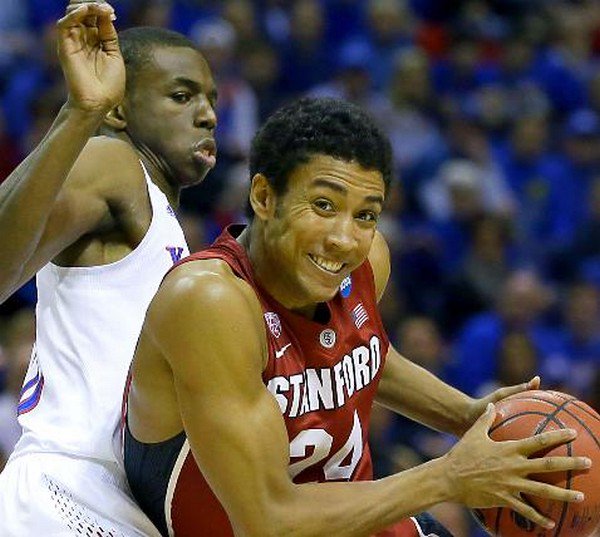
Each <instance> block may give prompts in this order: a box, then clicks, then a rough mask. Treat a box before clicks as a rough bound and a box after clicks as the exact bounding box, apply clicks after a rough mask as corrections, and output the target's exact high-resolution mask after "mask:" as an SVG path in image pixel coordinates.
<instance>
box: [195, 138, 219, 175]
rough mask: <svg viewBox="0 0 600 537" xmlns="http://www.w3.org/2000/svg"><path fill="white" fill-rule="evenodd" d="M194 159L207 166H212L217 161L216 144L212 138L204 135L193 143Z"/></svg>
mask: <svg viewBox="0 0 600 537" xmlns="http://www.w3.org/2000/svg"><path fill="white" fill-rule="evenodd" d="M193 151H194V153H193V154H194V159H195V160H197V161H199V162H202V163H203V164H204V165H205V166H206V167H207V168H211V169H212V168H214V167H215V165H216V163H217V144H216V143H215V139H214V138H210V137H206V138H203V139H202V140H200V141H199V142H198V143H197V144H195V145H194V148H193Z"/></svg>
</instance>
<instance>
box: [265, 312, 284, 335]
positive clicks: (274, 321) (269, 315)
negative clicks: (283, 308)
mask: <svg viewBox="0 0 600 537" xmlns="http://www.w3.org/2000/svg"><path fill="white" fill-rule="evenodd" d="M265 322H266V323H267V326H268V327H269V330H270V331H271V334H273V335H274V336H275V337H279V336H280V335H281V321H280V320H279V315H277V314H276V313H274V312H272V311H267V312H265Z"/></svg>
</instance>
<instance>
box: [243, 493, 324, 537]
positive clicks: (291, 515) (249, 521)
mask: <svg viewBox="0 0 600 537" xmlns="http://www.w3.org/2000/svg"><path fill="white" fill-rule="evenodd" d="M289 492H290V494H278V495H270V498H269V499H265V500H264V501H255V502H254V505H253V508H252V509H250V510H248V511H247V515H250V516H246V517H244V518H245V520H239V521H238V523H237V524H236V523H235V522H234V521H233V520H232V523H233V528H234V533H235V535H236V537H280V536H281V535H285V536H286V537H309V535H310V536H312V535H313V534H312V533H310V531H309V524H307V523H306V522H307V521H305V520H303V517H302V515H301V510H298V509H296V508H295V503H296V502H295V500H296V498H295V496H296V495H295V494H294V493H293V490H292V491H289Z"/></svg>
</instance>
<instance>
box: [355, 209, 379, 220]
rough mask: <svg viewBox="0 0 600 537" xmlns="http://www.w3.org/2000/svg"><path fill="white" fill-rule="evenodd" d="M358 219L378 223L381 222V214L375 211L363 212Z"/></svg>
mask: <svg viewBox="0 0 600 537" xmlns="http://www.w3.org/2000/svg"><path fill="white" fill-rule="evenodd" d="M357 218H358V219H359V220H362V221H363V222H377V220H379V214H378V213H376V212H375V211H361V212H360V213H358V216H357Z"/></svg>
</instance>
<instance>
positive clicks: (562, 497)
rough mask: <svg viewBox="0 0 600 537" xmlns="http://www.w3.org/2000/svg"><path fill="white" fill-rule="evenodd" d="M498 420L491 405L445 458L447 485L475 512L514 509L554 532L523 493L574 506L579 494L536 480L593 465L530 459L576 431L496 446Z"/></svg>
mask: <svg viewBox="0 0 600 537" xmlns="http://www.w3.org/2000/svg"><path fill="white" fill-rule="evenodd" d="M495 417H496V411H495V409H494V406H493V405H492V404H490V405H489V406H488V409H487V410H486V412H485V413H484V414H483V415H482V416H481V417H480V418H479V419H478V420H477V422H476V423H475V424H474V425H473V427H472V428H471V429H470V430H469V431H467V433H466V434H465V435H464V436H463V438H462V439H461V440H460V441H459V442H458V443H457V444H456V445H455V446H454V448H452V450H451V451H449V452H448V453H447V454H446V455H444V457H443V460H444V462H445V464H446V466H445V469H446V479H447V481H446V485H447V486H449V487H450V488H449V490H450V491H451V496H452V499H453V500H454V501H456V502H459V503H462V504H464V505H466V506H467V507H470V508H485V507H509V508H511V509H513V510H514V511H516V512H517V513H519V514H521V515H522V516H524V517H525V518H528V519H529V520H531V521H533V522H534V523H536V524H538V525H540V526H543V527H548V528H549V527H552V524H553V522H552V521H551V520H550V519H548V518H546V517H545V516H543V515H542V514H541V513H539V512H537V511H536V510H535V508H534V507H532V506H531V505H530V504H529V503H528V502H527V501H526V500H525V499H524V498H523V497H522V494H525V495H528V496H538V497H541V498H547V499H551V500H557V501H561V502H562V501H567V502H572V501H578V500H579V499H580V497H579V493H578V492H577V491H572V490H567V489H563V488H561V487H557V486H554V485H549V484H547V483H542V482H539V481H535V480H533V479H531V478H530V476H531V475H532V474H543V473H547V472H560V471H569V470H582V469H584V468H588V467H589V465H590V461H589V459H586V458H585V457H539V458H531V459H530V458H529V457H531V456H532V455H535V454H536V453H539V452H540V451H543V450H548V449H550V448H552V447H554V446H557V445H560V444H565V443H567V442H570V441H571V440H573V439H574V438H575V436H576V432H575V431H573V430H570V429H560V430H555V431H549V432H544V433H541V434H538V435H536V436H533V437H531V438H526V439H523V440H510V441H504V442H495V441H493V440H492V439H491V438H490V437H489V435H488V432H489V429H490V427H491V426H492V424H493V423H494V419H495Z"/></svg>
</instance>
